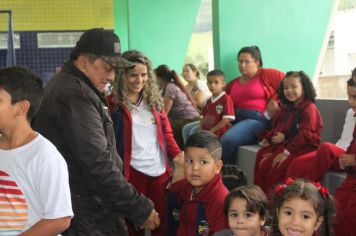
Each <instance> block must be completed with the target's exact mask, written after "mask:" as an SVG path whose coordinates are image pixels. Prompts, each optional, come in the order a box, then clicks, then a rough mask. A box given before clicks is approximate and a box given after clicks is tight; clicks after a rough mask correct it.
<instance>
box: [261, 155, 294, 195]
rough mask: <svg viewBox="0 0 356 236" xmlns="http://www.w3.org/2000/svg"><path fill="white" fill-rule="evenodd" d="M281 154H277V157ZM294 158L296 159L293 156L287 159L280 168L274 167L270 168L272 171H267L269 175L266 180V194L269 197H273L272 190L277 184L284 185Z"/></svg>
mask: <svg viewBox="0 0 356 236" xmlns="http://www.w3.org/2000/svg"><path fill="white" fill-rule="evenodd" d="M279 153H280V152H279ZM279 153H276V155H278V154H279ZM276 155H275V156H276ZM294 158H295V157H293V156H292V155H291V156H289V157H287V159H285V160H284V161H283V162H282V164H280V165H279V166H274V167H271V166H270V169H269V170H267V171H268V174H267V176H266V180H267V185H266V189H267V192H266V193H267V196H271V193H272V190H273V188H274V187H275V185H276V184H279V183H282V182H283V181H284V178H285V174H286V171H287V169H288V167H289V165H290V163H291V162H292V161H293V159H294Z"/></svg>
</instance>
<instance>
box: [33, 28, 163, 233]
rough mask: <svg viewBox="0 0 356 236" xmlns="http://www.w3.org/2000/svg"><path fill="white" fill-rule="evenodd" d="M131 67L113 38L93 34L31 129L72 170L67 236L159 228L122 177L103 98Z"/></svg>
mask: <svg viewBox="0 0 356 236" xmlns="http://www.w3.org/2000/svg"><path fill="white" fill-rule="evenodd" d="M133 66H134V65H133V64H131V63H130V62H128V61H126V60H125V59H123V58H121V57H120V41H119V38H118V37H117V36H116V35H115V34H114V33H112V32H111V31H108V30H104V29H102V28H95V29H90V30H88V31H86V32H84V34H83V35H82V36H81V37H80V39H79V41H78V42H77V44H76V46H75V48H74V49H73V51H72V53H71V60H69V61H68V62H66V63H65V64H64V66H63V68H62V70H61V71H60V72H59V73H57V74H56V75H55V76H54V77H53V78H52V79H51V80H50V81H49V83H48V84H47V86H46V88H45V94H44V98H43V102H42V105H41V107H40V110H39V112H38V115H37V117H36V118H35V121H34V123H33V126H34V128H35V129H36V130H37V131H38V132H39V133H41V134H42V135H44V136H45V137H46V138H48V139H49V140H51V141H52V142H53V143H54V145H55V146H56V147H57V149H58V150H59V151H60V152H61V154H62V155H63V156H64V158H65V159H66V161H67V164H68V169H69V182H70V188H71V195H72V204H73V210H74V219H73V220H72V223H71V227H70V228H69V230H68V231H67V232H65V233H64V235H70V236H71V235H85V236H88V235H96V236H97V235H105V236H111V235H113V236H114V235H115V236H118V235H120V236H121V235H127V230H126V225H125V218H126V219H128V220H129V221H131V222H133V223H134V224H135V225H136V226H137V227H138V228H141V227H143V228H147V229H154V228H156V227H158V225H159V218H158V214H157V212H156V211H155V210H154V209H153V204H152V202H151V201H150V200H149V199H147V198H145V197H144V196H143V195H141V194H140V193H138V192H137V191H136V190H135V188H134V187H132V186H131V185H130V184H129V183H127V181H126V180H125V178H124V177H123V175H122V161H121V158H120V157H119V155H118V153H117V150H116V145H115V136H114V131H113V127H112V121H111V118H110V115H109V113H108V106H107V104H106V101H105V99H104V97H103V95H102V93H103V92H104V90H105V88H106V87H107V85H108V84H109V82H110V81H113V80H114V79H115V76H116V72H117V69H124V68H129V67H133Z"/></svg>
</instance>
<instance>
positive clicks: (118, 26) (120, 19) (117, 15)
mask: <svg viewBox="0 0 356 236" xmlns="http://www.w3.org/2000/svg"><path fill="white" fill-rule="evenodd" d="M128 1H129V0H113V9H114V32H115V33H116V34H117V35H119V37H120V41H121V51H122V52H123V51H126V50H127V49H128V48H129V27H128Z"/></svg>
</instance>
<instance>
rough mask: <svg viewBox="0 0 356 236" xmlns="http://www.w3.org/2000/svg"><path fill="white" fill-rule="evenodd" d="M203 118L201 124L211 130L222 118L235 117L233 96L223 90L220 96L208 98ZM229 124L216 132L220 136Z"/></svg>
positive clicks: (232, 118) (231, 118)
mask: <svg viewBox="0 0 356 236" xmlns="http://www.w3.org/2000/svg"><path fill="white" fill-rule="evenodd" d="M201 115H202V116H203V119H202V120H201V126H202V129H203V130H210V129H212V128H214V127H215V126H216V125H217V124H218V123H219V122H220V121H221V120H222V119H224V118H225V119H230V120H234V119H235V111H234V104H233V102H232V100H231V97H230V96H229V95H227V94H226V93H225V92H222V93H221V94H220V95H219V96H218V97H216V98H213V96H211V98H210V99H208V100H207V102H206V104H205V106H204V108H203V111H202V113H201ZM228 129H229V126H228V125H226V126H225V127H224V128H222V129H220V130H219V131H217V132H216V133H215V134H216V135H217V136H218V137H219V138H220V137H221V136H222V135H223V134H224V133H225V132H226V130H228Z"/></svg>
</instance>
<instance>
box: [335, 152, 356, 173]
mask: <svg viewBox="0 0 356 236" xmlns="http://www.w3.org/2000/svg"><path fill="white" fill-rule="evenodd" d="M339 164H340V169H342V170H344V169H345V167H347V166H354V165H356V161H355V154H344V155H342V156H340V158H339Z"/></svg>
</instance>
